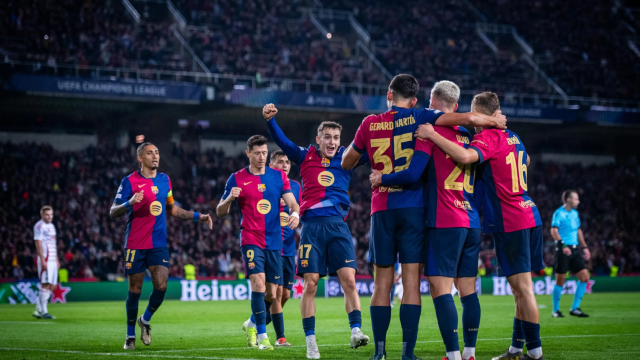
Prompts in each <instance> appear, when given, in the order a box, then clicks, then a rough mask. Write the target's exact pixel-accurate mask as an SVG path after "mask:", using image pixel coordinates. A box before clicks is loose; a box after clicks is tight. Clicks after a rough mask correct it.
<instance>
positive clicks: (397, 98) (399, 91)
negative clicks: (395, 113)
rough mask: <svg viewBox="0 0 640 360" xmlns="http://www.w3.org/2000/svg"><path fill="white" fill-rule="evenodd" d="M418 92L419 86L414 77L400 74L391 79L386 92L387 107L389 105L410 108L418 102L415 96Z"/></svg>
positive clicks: (389, 106)
mask: <svg viewBox="0 0 640 360" xmlns="http://www.w3.org/2000/svg"><path fill="white" fill-rule="evenodd" d="M418 90H420V84H418V80H416V78H415V77H413V76H412V75H409V74H400V75H396V76H394V77H393V79H392V80H391V83H390V84H389V91H388V92H387V107H388V108H391V105H396V106H399V107H406V108H412V107H414V106H415V105H416V102H418V98H416V95H417V94H418Z"/></svg>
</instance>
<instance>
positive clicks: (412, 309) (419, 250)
mask: <svg viewBox="0 0 640 360" xmlns="http://www.w3.org/2000/svg"><path fill="white" fill-rule="evenodd" d="M391 212H392V213H393V215H394V224H395V225H396V229H397V231H396V236H397V237H396V239H395V243H396V244H397V247H398V258H399V261H400V264H401V266H402V288H403V290H404V294H403V298H402V303H401V304H400V326H401V327H402V359H404V360H413V359H417V358H416V356H415V355H414V349H415V346H416V341H417V339H418V328H419V326H420V315H421V313H422V297H421V296H420V275H421V274H422V266H423V262H424V243H425V236H426V228H425V221H426V211H425V209H424V208H410V209H397V210H391Z"/></svg>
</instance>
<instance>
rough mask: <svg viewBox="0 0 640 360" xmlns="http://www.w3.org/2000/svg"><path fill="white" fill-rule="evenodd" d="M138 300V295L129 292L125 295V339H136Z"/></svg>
mask: <svg viewBox="0 0 640 360" xmlns="http://www.w3.org/2000/svg"><path fill="white" fill-rule="evenodd" d="M138 300H140V294H135V293H132V292H131V291H129V295H127V302H126V303H125V304H126V308H127V337H136V318H137V317H138Z"/></svg>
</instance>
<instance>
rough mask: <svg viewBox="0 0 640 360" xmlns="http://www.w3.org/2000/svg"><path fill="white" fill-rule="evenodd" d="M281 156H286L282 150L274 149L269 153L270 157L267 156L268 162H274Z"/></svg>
mask: <svg viewBox="0 0 640 360" xmlns="http://www.w3.org/2000/svg"><path fill="white" fill-rule="evenodd" d="M281 156H287V154H285V153H284V151H282V150H276V151H274V152H272V153H271V157H270V158H269V162H271V163H274V162H275V161H276V160H278V158H279V157H281Z"/></svg>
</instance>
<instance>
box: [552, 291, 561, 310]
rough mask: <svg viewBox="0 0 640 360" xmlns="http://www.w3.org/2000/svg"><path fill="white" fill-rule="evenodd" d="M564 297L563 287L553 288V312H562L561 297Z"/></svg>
mask: <svg viewBox="0 0 640 360" xmlns="http://www.w3.org/2000/svg"><path fill="white" fill-rule="evenodd" d="M561 296H562V286H560V285H556V286H554V287H553V295H551V300H552V302H553V312H556V311H560V297H561Z"/></svg>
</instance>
